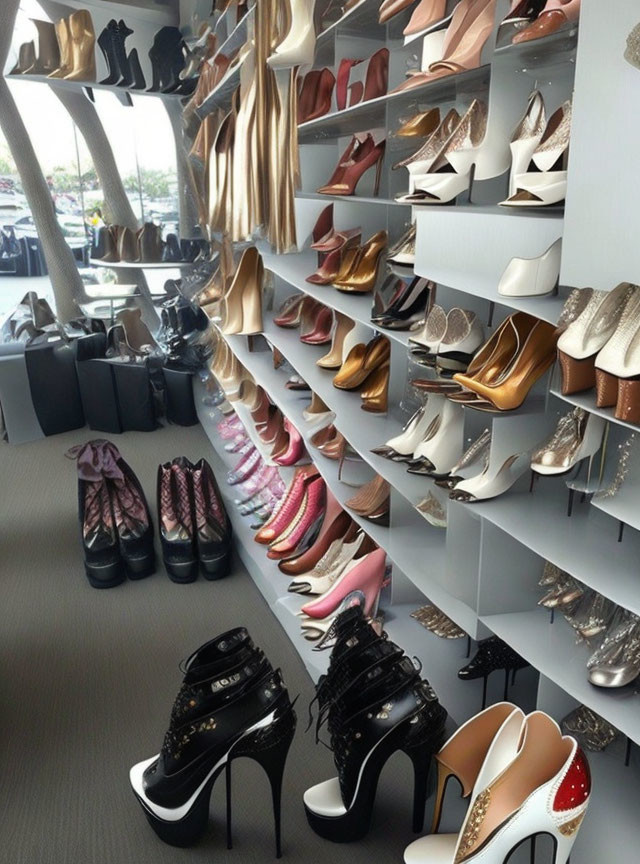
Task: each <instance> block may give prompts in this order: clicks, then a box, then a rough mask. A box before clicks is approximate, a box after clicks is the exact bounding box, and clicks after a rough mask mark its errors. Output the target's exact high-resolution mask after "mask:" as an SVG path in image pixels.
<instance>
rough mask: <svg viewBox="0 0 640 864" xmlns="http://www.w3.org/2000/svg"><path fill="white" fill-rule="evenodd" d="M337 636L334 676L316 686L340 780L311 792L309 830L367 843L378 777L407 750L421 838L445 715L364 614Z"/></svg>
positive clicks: (347, 620)
mask: <svg viewBox="0 0 640 864" xmlns="http://www.w3.org/2000/svg"><path fill="white" fill-rule="evenodd" d="M334 631H335V633H334V635H335V639H336V643H335V647H334V649H333V653H332V658H331V663H330V666H329V671H328V673H327V675H326V676H325V677H324V678H322V679H321V680H320V681H319V682H318V688H317V700H318V703H319V706H320V715H319V718H318V727H317V732H319V731H320V728H321V727H322V726H323V725H324V724H325V723H326V724H327V728H328V730H329V733H330V735H331V749H332V750H333V752H334V758H335V764H336V769H337V774H338V776H337V777H336V778H333V779H331V780H327V781H325V782H324V783H320V784H318V785H317V786H314V787H312V788H311V789H308V790H307V791H306V793H305V795H304V803H305V810H306V813H307V819H308V820H309V824H310V825H311V827H312V828H313V830H314V831H315V832H316V833H317V834H319V835H320V836H322V837H325V838H326V839H328V840H333V841H334V842H337V843H346V842H351V841H355V840H359V839H361V838H362V837H364V835H365V834H366V833H367V831H368V830H369V825H370V821H371V814H372V810H373V803H374V799H375V793H376V787H377V783H378V778H379V776H380V773H381V771H382V769H383V767H384V765H385V763H386V762H387V760H388V759H389V757H390V756H391V755H392V754H393V753H395V752H396V751H398V750H402V751H404V752H405V753H406V754H407V755H408V756H409V757H410V758H411V761H412V763H413V766H414V778H415V779H414V805H413V828H414V830H415V831H421V830H422V826H423V823H424V809H425V803H426V797H427V776H428V772H429V766H430V762H431V757H432V756H433V754H434V753H436V752H437V750H438V749H439V747H440V745H441V743H442V740H443V737H444V724H445V721H446V718H447V712H446V711H445V710H444V708H443V707H442V706H441V705H440V703H439V702H438V699H437V697H436V695H435V693H434V692H433V690H432V689H431V687H430V686H429V684H428V682H427V681H423V680H421V678H420V672H419V670H417V669H416V668H415V666H414V664H413V663H412V661H411V660H409V658H408V657H406V656H404V655H403V652H402V649H400V648H399V647H398V646H397V645H395V644H394V643H393V642H391V641H390V640H388V639H387V638H386V637H385V635H384V634H383V635H378V633H376V631H375V630H374V629H373V628H372V627H371V626H370V625H369V624H368V623H367V622H366V621H365V619H364V618H363V616H362V612H361V610H360V609H359V608H357V609H350V610H347V611H346V612H344V613H342V614H341V615H340V616H339V617H338V619H337V620H336V622H335V624H334ZM340 811H342V813H340ZM336 814H339V815H336Z"/></svg>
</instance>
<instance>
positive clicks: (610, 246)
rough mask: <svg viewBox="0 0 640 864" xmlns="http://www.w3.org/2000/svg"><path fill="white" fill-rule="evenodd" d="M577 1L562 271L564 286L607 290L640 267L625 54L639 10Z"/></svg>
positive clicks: (635, 99)
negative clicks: (579, 9)
mask: <svg viewBox="0 0 640 864" xmlns="http://www.w3.org/2000/svg"><path fill="white" fill-rule="evenodd" d="M582 6H583V7H584V8H583V9H582V13H581V17H580V36H579V49H578V58H577V62H576V79H575V95H574V103H573V104H574V108H573V119H572V126H571V155H570V166H569V181H568V188H567V204H566V228H565V237H564V244H563V246H564V248H563V254H562V271H561V276H562V281H563V282H564V283H565V284H567V285H591V286H592V287H593V288H600V289H602V290H605V291H609V290H611V289H612V288H613V287H614V286H615V285H617V284H618V283H619V282H622V281H628V280H630V281H637V280H638V273H639V272H640V248H638V244H637V243H635V242H634V241H633V239H632V234H630V226H631V225H633V224H635V221H636V219H637V209H638V196H637V183H636V180H635V175H634V174H633V173H631V172H634V171H635V166H636V164H637V146H636V142H637V140H638V135H639V134H640V87H639V86H638V81H639V78H640V71H639V70H638V69H637V68H636V67H635V66H634V65H632V64H631V62H628V61H627V60H626V59H625V56H624V55H625V51H626V49H627V38H628V37H629V35H630V33H631V31H632V30H633V29H634V28H635V27H636V26H637V24H638V23H639V21H640V15H639V14H638V4H637V2H635V0H619V2H616V4H615V15H611V7H609V8H607V6H606V5H605V4H602V3H597V2H595V3H594V2H583V4H582ZM636 62H637V60H636ZM594 123H595V124H596V125H597V128H598V132H597V134H594ZM587 179H588V182H585V181H586V180H587Z"/></svg>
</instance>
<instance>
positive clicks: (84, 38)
mask: <svg viewBox="0 0 640 864" xmlns="http://www.w3.org/2000/svg"><path fill="white" fill-rule="evenodd" d="M67 20H68V22H69V38H70V43H71V70H70V71H69V72H67V74H66V75H65V76H64V78H65V80H66V81H95V80H96V53H95V44H96V33H95V30H94V29H93V20H92V18H91V13H90V12H88V11H87V10H86V9H78V11H77V12H72V13H71V15H69V18H68V19H67ZM56 77H57V76H56Z"/></svg>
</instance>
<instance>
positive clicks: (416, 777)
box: [404, 742, 433, 834]
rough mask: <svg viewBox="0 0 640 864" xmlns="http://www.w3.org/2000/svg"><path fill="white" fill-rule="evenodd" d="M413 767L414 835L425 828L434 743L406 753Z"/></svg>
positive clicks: (411, 749)
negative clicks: (425, 812)
mask: <svg viewBox="0 0 640 864" xmlns="http://www.w3.org/2000/svg"><path fill="white" fill-rule="evenodd" d="M404 752H405V753H406V754H407V756H408V757H409V759H411V763H412V765H413V833H414V834H419V833H420V832H421V831H422V830H423V828H424V811H425V807H426V805H427V785H428V780H429V772H430V768H431V757H432V756H433V742H427V743H426V744H421V745H419V746H418V747H410V748H407V749H406V750H405V751H404Z"/></svg>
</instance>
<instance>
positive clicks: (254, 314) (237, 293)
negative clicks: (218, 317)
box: [221, 246, 264, 335]
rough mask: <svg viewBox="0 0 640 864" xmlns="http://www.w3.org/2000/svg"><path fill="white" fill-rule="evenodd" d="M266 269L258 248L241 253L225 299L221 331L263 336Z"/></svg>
mask: <svg viewBox="0 0 640 864" xmlns="http://www.w3.org/2000/svg"><path fill="white" fill-rule="evenodd" d="M263 277H264V266H263V263H262V257H261V255H260V253H259V252H258V250H257V249H256V247H255V246H249V247H248V248H247V249H245V251H244V252H243V254H242V258H241V259H240V264H239V265H238V269H237V270H236V272H235V276H234V277H233V281H232V282H231V286H230V287H229V290H228V291H227V293H226V294H225V295H224V300H223V324H222V327H221V329H222V332H223V333H225V334H232V333H242V334H245V335H251V334H254V333H262V330H263V322H262V281H263Z"/></svg>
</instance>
